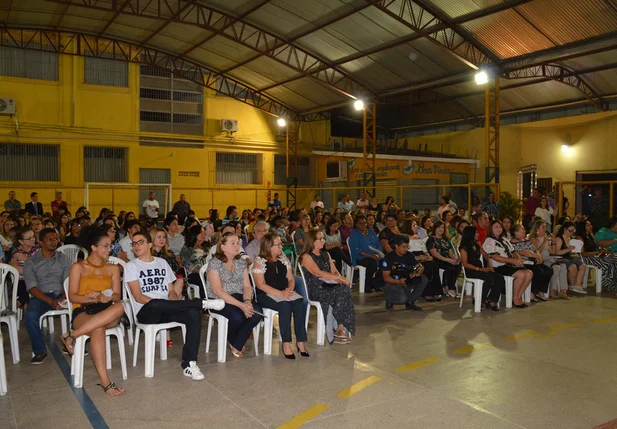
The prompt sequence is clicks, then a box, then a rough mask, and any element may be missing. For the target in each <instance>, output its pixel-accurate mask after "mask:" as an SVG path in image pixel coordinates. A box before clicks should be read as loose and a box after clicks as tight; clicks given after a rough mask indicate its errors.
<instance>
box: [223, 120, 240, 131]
mask: <svg viewBox="0 0 617 429" xmlns="http://www.w3.org/2000/svg"><path fill="white" fill-rule="evenodd" d="M221 131H232V132H236V131H238V120H237V119H221Z"/></svg>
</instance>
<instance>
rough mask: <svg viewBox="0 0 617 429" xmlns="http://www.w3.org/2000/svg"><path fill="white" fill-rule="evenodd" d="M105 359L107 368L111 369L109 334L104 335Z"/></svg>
mask: <svg viewBox="0 0 617 429" xmlns="http://www.w3.org/2000/svg"><path fill="white" fill-rule="evenodd" d="M105 360H106V361H107V369H111V339H110V338H109V335H105Z"/></svg>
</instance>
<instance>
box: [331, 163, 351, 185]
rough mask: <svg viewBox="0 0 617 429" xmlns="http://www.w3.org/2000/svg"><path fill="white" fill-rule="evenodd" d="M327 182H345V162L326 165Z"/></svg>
mask: <svg viewBox="0 0 617 429" xmlns="http://www.w3.org/2000/svg"><path fill="white" fill-rule="evenodd" d="M326 181H327V182H346V181H347V161H331V162H328V163H326Z"/></svg>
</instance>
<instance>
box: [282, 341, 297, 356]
mask: <svg viewBox="0 0 617 429" xmlns="http://www.w3.org/2000/svg"><path fill="white" fill-rule="evenodd" d="M281 351H282V352H283V356H285V359H295V358H296V355H295V354H293V353H292V354H290V355H288V354H286V353H285V350H283V345H282V344H281Z"/></svg>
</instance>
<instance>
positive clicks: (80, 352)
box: [71, 335, 86, 389]
mask: <svg viewBox="0 0 617 429" xmlns="http://www.w3.org/2000/svg"><path fill="white" fill-rule="evenodd" d="M85 348H86V336H84V335H82V336H81V337H78V338H77V341H75V347H74V349H73V356H74V359H73V360H72V362H73V368H71V371H73V372H74V374H75V375H74V376H73V386H74V387H75V388H77V389H81V388H82V387H83V384H84V360H85V359H84V351H85Z"/></svg>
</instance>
